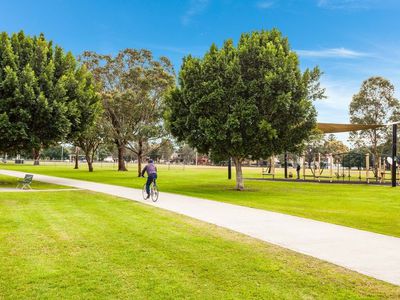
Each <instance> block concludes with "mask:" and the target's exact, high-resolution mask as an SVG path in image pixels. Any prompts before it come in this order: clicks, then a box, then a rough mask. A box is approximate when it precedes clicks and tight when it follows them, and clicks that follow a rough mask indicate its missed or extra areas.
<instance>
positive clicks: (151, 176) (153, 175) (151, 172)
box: [142, 159, 157, 199]
mask: <svg viewBox="0 0 400 300" xmlns="http://www.w3.org/2000/svg"><path fill="white" fill-rule="evenodd" d="M145 172H147V182H146V192H147V197H146V199H149V198H150V184H151V183H152V182H153V180H154V183H155V182H156V179H157V167H156V166H155V165H154V162H153V160H152V159H150V160H149V163H148V164H147V165H146V166H145V167H144V168H143V171H142V177H144V173H145Z"/></svg>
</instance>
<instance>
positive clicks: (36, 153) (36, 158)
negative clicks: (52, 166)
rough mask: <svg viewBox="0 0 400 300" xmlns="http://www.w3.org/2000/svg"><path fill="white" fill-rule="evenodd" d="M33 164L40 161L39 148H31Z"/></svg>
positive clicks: (37, 163) (35, 164)
mask: <svg viewBox="0 0 400 300" xmlns="http://www.w3.org/2000/svg"><path fill="white" fill-rule="evenodd" d="M32 156H33V165H34V166H38V165H39V163H40V150H39V149H32Z"/></svg>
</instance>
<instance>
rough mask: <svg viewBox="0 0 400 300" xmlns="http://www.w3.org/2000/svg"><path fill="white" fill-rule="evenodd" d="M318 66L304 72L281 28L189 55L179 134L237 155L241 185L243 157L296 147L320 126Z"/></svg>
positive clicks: (175, 120)
mask: <svg viewBox="0 0 400 300" xmlns="http://www.w3.org/2000/svg"><path fill="white" fill-rule="evenodd" d="M319 76H320V72H319V70H318V69H317V68H315V69H313V70H312V71H310V70H306V71H305V72H304V73H302V72H301V70H300V68H299V60H298V57H297V55H296V53H295V52H294V51H292V50H291V49H290V46H289V42H288V40H287V38H285V37H283V36H282V35H281V33H280V32H279V31H278V30H272V31H260V32H252V33H245V34H242V35H241V37H240V40H239V42H238V44H237V45H236V46H235V45H234V44H233V42H232V40H227V41H226V42H225V43H224V45H223V46H222V47H221V48H220V49H219V48H218V47H217V46H216V45H214V44H213V45H212V46H211V47H210V49H209V51H208V52H207V53H206V54H205V55H204V57H202V58H195V57H193V56H191V55H189V56H187V57H185V58H184V60H183V64H182V67H181V70H180V72H179V86H178V87H177V88H175V89H174V90H173V91H172V92H171V93H170V95H169V97H168V105H169V111H168V113H167V115H166V118H167V120H168V124H169V128H170V130H171V132H172V134H173V135H174V136H176V137H177V139H178V141H186V142H188V144H189V145H190V146H191V147H194V148H196V149H197V150H198V151H199V152H201V153H209V152H211V155H212V157H213V159H214V160H227V159H228V158H229V157H232V158H233V160H234V162H235V165H236V182H237V185H236V187H237V188H238V189H243V188H244V184H243V180H242V172H241V163H242V161H243V160H244V159H245V158H249V157H251V158H253V159H258V158H267V157H269V156H271V155H272V154H279V153H281V152H283V151H285V150H286V151H296V150H297V149H298V147H299V145H301V144H302V142H303V141H304V140H305V139H306V138H308V137H309V135H310V134H311V132H312V131H313V129H314V128H315V126H316V111H315V108H314V106H313V104H312V100H315V99H318V98H321V97H323V92H324V91H323V89H321V88H320V86H319V83H318V79H319Z"/></svg>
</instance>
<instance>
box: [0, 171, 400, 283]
mask: <svg viewBox="0 0 400 300" xmlns="http://www.w3.org/2000/svg"><path fill="white" fill-rule="evenodd" d="M0 174H4V175H9V176H17V177H23V176H24V175H25V173H23V172H17V171H8V170H0ZM34 179H35V180H38V181H42V182H47V183H53V184H59V185H64V186H71V187H74V188H79V189H86V190H90V191H94V192H100V193H105V194H109V195H114V196H118V197H122V198H126V199H130V200H135V201H138V202H142V203H146V204H149V205H153V206H156V207H159V208H163V209H167V210H169V211H173V212H176V213H180V214H183V215H186V216H189V217H192V218H196V219H199V220H202V221H205V222H208V223H212V224H215V225H218V226H221V227H225V228H228V229H231V230H234V231H237V232H240V233H243V234H246V235H249V236H251V237H254V238H257V239H260V240H263V241H266V242H269V243H272V244H276V245H279V246H282V247H285V248H288V249H291V250H294V251H297V252H300V253H303V254H307V255H310V256H313V257H316V258H319V259H322V260H325V261H328V262H330V263H334V264H336V265H339V266H342V267H345V268H348V269H351V270H354V271H357V272H359V273H362V274H365V275H368V276H371V277H375V278H377V279H380V280H383V281H387V282H390V283H392V284H395V285H400V238H396V237H391V236H386V235H382V234H377V233H372V232H368V231H362V230H357V229H353V228H349V227H344V226H339V225H334V224H329V223H324V222H319V221H314V220H310V219H305V218H300V217H294V216H290V215H285V214H281V213H275V212H269V211H265V210H260V209H254V208H249V207H244V206H238V205H232V204H227V203H222V202H217V201H211V200H205V199H198V198H194V197H188V196H182V195H176V194H170V193H160V197H159V200H158V202H156V203H152V202H151V201H144V200H142V191H141V190H139V189H134V188H127V187H120V186H115V185H109V184H102V183H95V182H88V181H81V180H75V179H67V178H60V177H53V176H45V175H39V174H34ZM238 196H240V195H239V194H238Z"/></svg>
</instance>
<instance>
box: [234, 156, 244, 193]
mask: <svg viewBox="0 0 400 300" xmlns="http://www.w3.org/2000/svg"><path fill="white" fill-rule="evenodd" d="M233 161H234V162H235V169H236V189H237V190H239V191H243V190H244V182H243V173H242V160H241V159H239V158H236V157H234V158H233Z"/></svg>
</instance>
